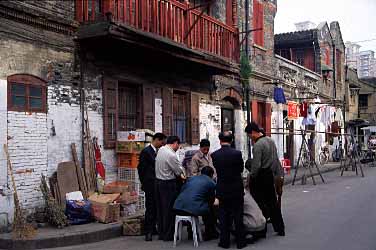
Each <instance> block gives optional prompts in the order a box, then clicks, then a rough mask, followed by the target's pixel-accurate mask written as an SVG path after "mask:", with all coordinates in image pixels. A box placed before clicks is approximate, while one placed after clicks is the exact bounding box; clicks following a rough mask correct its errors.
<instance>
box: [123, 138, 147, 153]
mask: <svg viewBox="0 0 376 250" xmlns="http://www.w3.org/2000/svg"><path fill="white" fill-rule="evenodd" d="M144 148H145V142H134V141H117V142H116V153H140V152H141V151H142V150H143V149H144Z"/></svg>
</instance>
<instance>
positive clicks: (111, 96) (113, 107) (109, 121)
mask: <svg viewBox="0 0 376 250" xmlns="http://www.w3.org/2000/svg"><path fill="white" fill-rule="evenodd" d="M103 106H104V113H103V122H104V129H103V133H104V135H103V138H104V147H105V148H114V147H115V144H116V131H117V130H118V82H117V81H115V80H109V79H105V80H104V81H103Z"/></svg>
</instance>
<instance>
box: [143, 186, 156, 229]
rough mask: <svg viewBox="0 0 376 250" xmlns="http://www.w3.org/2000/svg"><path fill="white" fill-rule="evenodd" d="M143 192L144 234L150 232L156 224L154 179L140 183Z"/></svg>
mask: <svg viewBox="0 0 376 250" xmlns="http://www.w3.org/2000/svg"><path fill="white" fill-rule="evenodd" d="M142 187H143V190H144V192H145V224H144V226H145V234H152V233H153V231H155V229H156V224H157V202H156V197H155V181H154V180H150V181H148V182H147V183H144V185H142Z"/></svg>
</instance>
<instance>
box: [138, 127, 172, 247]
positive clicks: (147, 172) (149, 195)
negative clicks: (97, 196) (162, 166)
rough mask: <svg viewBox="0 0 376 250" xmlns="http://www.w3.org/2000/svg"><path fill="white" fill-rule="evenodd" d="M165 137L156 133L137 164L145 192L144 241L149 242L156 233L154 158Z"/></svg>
mask: <svg viewBox="0 0 376 250" xmlns="http://www.w3.org/2000/svg"><path fill="white" fill-rule="evenodd" d="M165 139H166V136H165V135H164V134H162V133H156V134H155V135H154V136H153V141H152V142H151V144H150V145H149V146H147V147H146V148H144V149H143V150H142V151H141V154H140V162H139V164H138V167H137V170H138V176H139V178H140V181H141V185H142V190H143V191H144V192H145V207H146V210H145V240H146V241H151V240H152V239H153V238H152V234H153V231H156V228H155V226H156V223H157V206H156V199H155V184H154V183H155V157H156V156H157V151H158V149H159V148H160V147H161V146H163V144H164V143H165Z"/></svg>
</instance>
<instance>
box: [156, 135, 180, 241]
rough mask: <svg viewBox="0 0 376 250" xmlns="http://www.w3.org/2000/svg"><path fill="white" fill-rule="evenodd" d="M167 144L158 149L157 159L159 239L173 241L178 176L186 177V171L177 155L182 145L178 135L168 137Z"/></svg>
mask: <svg viewBox="0 0 376 250" xmlns="http://www.w3.org/2000/svg"><path fill="white" fill-rule="evenodd" d="M166 143H167V145H166V146H163V147H161V148H160V149H159V150H158V154H157V158H156V159H155V178H156V180H155V191H156V200H157V217H158V232H159V239H160V240H164V241H172V240H173V236H174V212H173V206H174V202H175V199H176V197H177V196H178V187H177V179H176V178H177V177H180V178H182V179H185V173H184V170H183V167H182V166H181V163H180V161H179V159H178V157H177V154H176V151H177V150H178V149H179V147H180V139H179V137H177V136H169V137H167V142H166Z"/></svg>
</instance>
